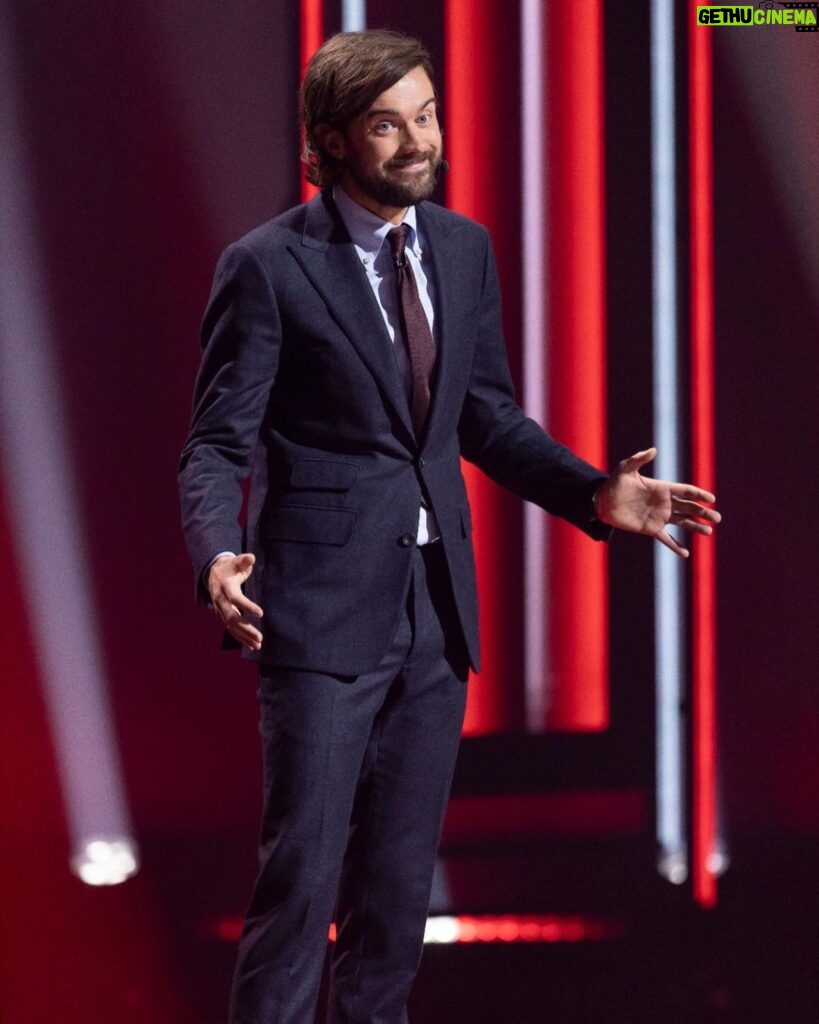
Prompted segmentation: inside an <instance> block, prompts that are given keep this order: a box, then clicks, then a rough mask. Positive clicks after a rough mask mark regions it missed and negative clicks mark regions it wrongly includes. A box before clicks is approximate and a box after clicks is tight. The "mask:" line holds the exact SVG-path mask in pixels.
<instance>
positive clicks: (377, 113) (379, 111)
mask: <svg viewBox="0 0 819 1024" xmlns="http://www.w3.org/2000/svg"><path fill="white" fill-rule="evenodd" d="M434 102H435V97H434V96H430V98H429V99H428V100H427V101H426V103H422V104H421V106H420V107H419V108H418V113H419V114H420V112H421V111H422V110H425V109H426V108H427V107H428V106H429V105H430V103H434ZM384 114H391V115H392V116H393V117H400V116H401V111H400V110H390V109H388V108H386V107H377V108H375V109H374V110H368V111H367V117H381V116H383V115H384Z"/></svg>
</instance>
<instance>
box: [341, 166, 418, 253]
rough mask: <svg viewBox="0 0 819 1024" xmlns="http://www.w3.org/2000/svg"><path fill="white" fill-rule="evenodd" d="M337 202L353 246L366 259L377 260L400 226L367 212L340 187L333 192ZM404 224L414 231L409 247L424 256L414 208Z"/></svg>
mask: <svg viewBox="0 0 819 1024" xmlns="http://www.w3.org/2000/svg"><path fill="white" fill-rule="evenodd" d="M333 201H334V202H335V204H336V206H337V207H338V212H339V213H340V214H341V219H342V220H343V221H344V226H345V227H346V228H347V231H348V233H349V235H350V238H351V239H352V241H353V244H354V245H355V246H356V248H358V249H360V250H361V252H362V253H363V254H364V255H367V256H369V257H370V259H372V260H374V259H375V258H376V256H377V255H378V253H379V252H380V251H381V247H382V245H383V244H384V239H385V238H386V237H387V235H388V233H389V232H390V231H391V230H392V228H394V227H397V225H396V224H392V223H391V222H390V221H388V220H384V219H383V217H379V216H378V214H376V213H373V212H372V210H367V209H365V208H364V207H363V206H360V205H359V204H358V203H357V202H356V201H355V200H354V199H351V198H350V197H349V196H348V195H347V193H346V192H345V191H344V189H343V188H342V187H341V186H340V185H336V186H335V187H334V188H333ZM402 223H403V224H406V225H407V226H408V227H409V229H410V231H409V235H408V237H407V247H408V248H409V249H411V250H412V251H413V252H414V253H415V255H416V256H420V251H419V244H418V229H417V226H416V224H417V221H416V216H415V207H414V206H410V207H408V209H407V212H406V214H405V215H404V219H403V221H402Z"/></svg>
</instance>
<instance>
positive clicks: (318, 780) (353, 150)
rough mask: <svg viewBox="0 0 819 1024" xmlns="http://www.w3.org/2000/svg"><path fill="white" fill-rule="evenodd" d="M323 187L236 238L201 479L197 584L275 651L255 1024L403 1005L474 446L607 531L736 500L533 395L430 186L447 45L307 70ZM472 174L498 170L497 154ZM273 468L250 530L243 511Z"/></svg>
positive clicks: (448, 768)
mask: <svg viewBox="0 0 819 1024" xmlns="http://www.w3.org/2000/svg"><path fill="white" fill-rule="evenodd" d="M302 118H303V126H304V131H305V136H306V161H307V165H308V172H307V173H308V178H309V179H310V180H311V181H312V182H313V183H314V184H317V185H318V186H319V187H320V189H321V193H320V195H318V196H317V197H316V198H315V199H313V200H312V201H311V202H309V203H306V204H304V205H302V206H299V207H297V208H295V209H293V210H289V211H288V212H286V213H284V214H282V215H281V216H279V217H277V218H276V219H275V220H273V221H270V222H269V223H267V224H265V225H263V226H262V227H260V228H257V229H256V230H255V231H252V232H251V233H250V234H249V235H247V236H246V237H245V238H243V239H241V240H240V241H238V242H236V243H235V244H233V245H231V246H230V247H229V248H228V249H227V250H226V252H225V253H224V254H223V256H222V258H221V260H220V262H219V265H218V268H217V271H216V276H215V282H214V286H213V291H212V294H211V297H210V302H209V304H208V307H207V311H206V313H205V317H204V324H203V348H204V353H203V357H202V364H201V368H200V372H199V376H198V378H197V382H196V390H195V396H194V413H193V423H192V427H191V432H190V436H189V438H188V441H187V443H186V445H185V449H184V452H183V455H182V465H181V472H180V488H181V496H182V508H183V522H184V529H185V534H186V540H187V544H188V547H189V551H190V554H191V558H192V560H193V563H194V570H195V575H196V580H197V589H198V592H199V595H200V597H201V598H202V599H203V600H205V601H208V600H209V601H210V603H212V605H213V607H214V608H215V609H216V611H217V613H218V614H219V616H220V617H221V618H222V620H223V622H224V624H225V627H226V630H227V632H228V633H229V634H230V636H231V637H232V639H233V640H234V641H236V642H238V644H240V645H242V646H243V647H244V648H245V653H246V654H247V655H248V656H249V657H252V658H254V659H256V660H257V661H258V664H259V698H260V704H261V733H262V740H263V753H264V808H263V818H262V829H261V841H260V869H259V875H258V878H257V881H256V884H255V888H254V891H253V895H252V899H251V903H250V908H249V910H248V914H247V919H246V922H245V927H244V931H243V934H242V937H241V940H240V944H239V953H238V962H237V967H236V973H235V978H234V985H233V992H232V1001H231V1022H232V1024H307V1022H308V1021H312V1020H313V1019H314V1014H315V1007H316V1001H317V996H318V990H319V984H320V980H321V973H322V965H323V961H324V955H325V950H326V945H327V934H328V927H329V925H330V922H331V920H333V919H334V920H335V922H336V929H337V937H336V941H335V944H334V947H333V953H332V967H331V980H330V997H329V1004H330V1008H329V1014H330V1020H331V1021H332V1022H334V1024H406V1021H407V1011H406V1002H407V996H408V994H409V991H410V988H411V985H412V982H413V979H414V977H415V974H416V971H417V968H418V964H419V959H420V955H421V950H422V943H423V935H424V925H425V921H426V915H427V910H428V905H429V895H430V888H431V884H432V874H433V866H434V862H435V855H436V851H437V847H438V843H439V839H440V833H441V826H442V822H443V817H444V809H445V806H446V801H447V797H448V793H449V788H450V783H451V779H452V772H453V766H454V763H455V756H456V752H457V748H458V742H459V737H460V731H461V724H462V719H463V712H464V702H465V694H466V681H467V675H468V671H469V668H470V666H471V667H472V668H474V669H475V670H477V669H478V664H479V655H478V636H477V622H478V614H477V599H476V586H475V568H474V560H473V551H472V541H471V519H470V510H469V503H468V500H467V495H466V490H465V487H464V482H463V478H462V475H461V469H460V461H461V458H465V459H468V460H469V461H471V462H473V463H475V464H476V465H478V466H479V467H480V468H481V469H482V470H483V471H484V472H486V473H488V474H489V476H491V477H492V478H493V479H494V480H497V481H498V482H499V483H501V484H502V485H504V486H505V487H507V488H509V489H510V490H511V491H513V492H514V493H516V494H518V495H520V496H521V497H522V498H525V499H527V500H529V501H533V502H535V503H537V504H538V505H540V506H541V507H542V508H544V509H546V510H547V511H548V512H550V513H552V514H555V515H559V516H562V517H563V518H565V519H567V520H569V521H570V522H572V523H574V524H575V525H576V526H578V527H579V528H580V529H582V530H584V531H585V532H586V533H587V534H589V535H590V536H591V537H593V538H595V539H599V540H605V539H606V538H607V537H608V536H609V534H610V532H611V528H612V527H619V528H621V529H626V530H631V531H633V532H638V533H644V534H647V535H649V536H654V537H656V538H657V539H659V540H660V541H661V542H662V543H664V544H666V545H668V546H669V547H671V548H672V549H674V550H675V551H677V552H678V553H679V554H683V555H684V554H686V553H687V552H685V550H684V549H683V548H681V547H680V546H679V545H678V544H677V542H676V541H675V540H674V539H673V538H672V537H671V535H669V534H668V533H667V532H666V526H667V525H668V524H669V523H671V524H676V525H682V526H684V527H687V528H689V529H692V530H695V531H698V532H700V533H709V532H710V530H711V526H710V525H709V524H710V523H714V522H717V521H718V519H719V516H718V514H717V513H716V512H715V511H713V510H711V509H707V508H704V507H703V506H702V505H701V504H700V503H701V502H703V501H705V502H710V501H713V496H712V495H710V494H708V493H706V492H704V491H701V490H700V489H698V488H696V487H693V486H690V485H683V484H668V483H664V482H662V481H654V480H651V479H647V478H644V477H642V476H641V475H640V474H639V469H640V467H641V466H642V465H643V464H644V463H645V462H647V461H649V460H650V459H651V458H653V455H654V452H653V450H651V449H650V450H648V451H646V452H641V453H638V455H636V456H634V457H632V458H631V459H628V460H626V461H625V462H623V463H621V464H620V467H619V468H618V469H617V470H616V471H615V472H614V473H613V474H611V475H610V476H607V475H606V474H605V473H603V472H601V471H600V470H598V469H595V468H594V467H593V466H590V465H588V464H587V463H585V462H584V461H583V460H582V459H580V458H578V457H577V456H575V455H574V454H572V453H571V452H570V451H569V450H567V449H566V448H565V447H563V446H562V445H560V444H558V443H557V442H556V441H554V440H553V439H552V438H550V437H549V436H548V435H547V434H546V433H544V431H543V430H542V429H541V427H540V426H538V425H537V424H536V423H534V422H533V421H532V420H530V419H527V418H526V417H525V416H524V414H523V412H522V411H521V410H520V408H519V407H518V405H517V404H516V403H515V399H514V395H513V389H512V384H511V380H510V376H509V370H508V366H507V359H506V352H505V347H504V341H503V337H502V332H501V322H500V296H499V288H498V278H497V273H496V269H495V263H494V258H493V255H492V249H491V245H490V241H489V237H488V235H487V232H486V230H485V229H484V228H482V227H481V226H479V225H478V224H475V223H474V222H472V221H470V220H468V219H466V218H464V217H461V216H458V215H457V214H454V213H451V212H449V211H447V210H444V209H442V208H441V207H438V206H436V205H434V204H432V203H430V202H428V198H429V196H430V194H431V193H432V190H433V187H434V185H435V180H436V174H437V171H438V169H439V167H440V163H441V155H442V142H441V130H440V127H439V124H438V119H437V112H436V91H435V86H434V83H433V72H432V67H431V64H430V60H429V56H428V54H427V53H426V51H425V50H424V49H423V47H422V46H421V45H420V44H419V43H418V42H417V41H415V40H413V39H408V38H406V37H404V36H400V35H397V34H394V33H387V32H364V33H343V34H340V35H337V36H334V37H333V38H332V39H330V40H329V41H328V42H327V43H326V44H325V45H324V46H323V47H322V48H321V49H320V50H319V51H318V53H317V54H316V55H315V56H314V58H313V60H312V62H311V63H310V66H309V68H308V70H307V74H306V77H305V81H304V84H303V88H302ZM476 173H479V172H478V170H477V169H476ZM248 473H249V474H250V476H251V482H250V491H249V499H248V510H247V525H246V530H245V531H244V535H243V531H242V530H241V528H240V526H239V524H238V517H239V513H240V508H241V505H242V490H241V487H240V484H241V481H242V479H243V478H244V477H245V476H247V475H248Z"/></svg>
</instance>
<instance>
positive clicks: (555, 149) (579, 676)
mask: <svg viewBox="0 0 819 1024" xmlns="http://www.w3.org/2000/svg"><path fill="white" fill-rule="evenodd" d="M546 37H547V41H548V54H547V65H546V66H547V76H548V78H547V80H548V96H547V117H546V123H547V125H548V146H549V153H548V167H549V176H548V177H549V253H548V275H549V278H548V287H549V312H548V322H549V330H548V337H549V353H548V374H547V379H548V387H549V394H548V399H547V408H548V409H549V429H550V431H551V432H552V433H553V434H554V436H555V437H556V438H557V439H558V440H559V441H562V442H563V443H564V444H567V445H568V446H569V447H570V448H572V449H574V450H575V451H576V452H577V453H578V454H579V455H582V456H583V457H584V458H586V459H587V460H588V461H589V462H593V463H594V464H596V465H598V466H601V467H605V466H606V464H607V451H606V324H605V316H606V309H605V209H604V148H603V140H604V121H603V5H602V2H601V0H574V2H573V3H563V2H560V3H550V4H549V5H548V23H547V29H546ZM549 547H550V552H551V559H550V564H551V577H550V592H549V600H548V608H549V626H548V629H547V634H546V635H547V642H548V645H549V650H548V652H547V655H546V657H547V660H546V663H547V664H549V665H550V667H551V680H550V693H549V698H548V701H547V710H546V723H545V724H546V726H547V728H550V729H561V730H572V731H595V730H601V729H605V728H606V727H607V726H608V720H609V705H608V628H609V625H608V560H607V551H606V549H605V547H604V546H603V545H600V544H595V543H594V542H593V541H591V540H589V539H588V538H587V537H584V536H583V535H582V534H580V533H579V532H578V531H577V530H575V529H574V528H573V527H570V526H569V525H568V524H566V523H563V522H560V521H554V522H553V523H552V524H551V526H550V544H549Z"/></svg>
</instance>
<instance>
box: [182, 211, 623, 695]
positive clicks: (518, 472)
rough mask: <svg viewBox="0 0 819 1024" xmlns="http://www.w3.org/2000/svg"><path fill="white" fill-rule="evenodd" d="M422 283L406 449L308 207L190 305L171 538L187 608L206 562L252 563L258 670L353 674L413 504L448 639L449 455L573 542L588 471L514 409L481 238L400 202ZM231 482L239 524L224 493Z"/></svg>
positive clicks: (388, 389)
mask: <svg viewBox="0 0 819 1024" xmlns="http://www.w3.org/2000/svg"><path fill="white" fill-rule="evenodd" d="M418 220H419V226H420V231H421V233H422V236H423V238H424V245H425V255H428V256H429V258H430V263H431V273H432V275H433V279H434V282H435V295H436V325H437V334H438V355H437V363H436V368H435V376H434V379H433V385H432V404H431V407H430V412H429V416H428V418H427V422H426V424H425V426H424V430H423V432H422V434H421V436H420V437H416V435H415V433H414V431H413V427H412V422H411V419H410V412H409V406H408V402H407V399H406V396H405V394H404V391H403V389H402V386H401V382H400V380H399V374H398V367H397V363H396V359H395V354H394V348H393V345H392V343H391V341H390V339H389V336H388V334H387V331H386V329H385V326H384V321H383V318H382V314H381V311H380V309H379V307H378V303H377V302H376V299H375V297H374V295H373V292H372V289H371V287H370V285H369V283H368V281H367V277H366V272H365V270H364V268H363V267H362V265H361V263H360V261H359V259H358V257H357V255H356V252H355V249H354V247H353V245H352V242H351V241H350V239H349V236H348V235H347V233H346V230H345V228H344V226H343V223H342V221H341V220H340V218H339V216H338V212H337V210H336V209H335V206H334V204H333V202H332V199H330V198H329V197H328V196H325V195H322V196H318V197H316V198H315V199H313V200H312V201H311V202H309V203H307V204H305V205H302V206H299V207H296V208H294V209H292V210H289V211H288V212H287V213H284V214H282V215H281V216H280V217H277V218H276V219H275V220H272V221H270V222H269V223H267V224H264V225H262V226H261V227H259V228H257V229H256V230H255V231H252V232H251V233H250V234H248V235H246V236H245V237H244V238H242V239H241V240H240V241H238V242H236V243H234V244H233V245H231V246H230V247H229V248H228V249H227V250H226V251H225V252H224V254H223V255H222V257H221V259H220V261H219V264H218V267H217V270H216V275H215V280H214V285H213V290H212V293H211V297H210V301H209V304H208V307H207V310H206V312H205V316H204V322H203V329H202V344H203V349H204V352H203V357H202V363H201V367H200V370H199V375H198V377H197V381H196V388H195V394H194V408H193V422H192V426H191V431H190V435H189V437H188V440H187V442H186V444H185V448H184V451H183V453H182V461H181V469H180V493H181V501H182V515H183V527H184V532H185V537H186V541H187V545H188V549H189V552H190V555H191V558H192V561H193V567H194V573H195V577H196V580H197V587H198V589H199V591H200V596H202V593H201V592H202V586H201V580H202V574H203V572H204V570H205V568H206V567H207V565H208V563H209V562H210V560H211V559H212V558H213V556H214V555H215V554H216V553H217V552H220V551H235V552H239V551H240V550H246V551H252V552H253V553H254V554H255V556H256V565H255V568H254V571H253V574H252V576H251V578H250V580H249V581H248V583H247V584H246V587H245V590H246V592H247V594H248V596H249V597H251V598H252V599H253V600H254V601H256V602H257V603H258V604H260V605H261V607H262V608H263V609H264V620H263V623H262V626H261V629H262V633H263V637H264V640H263V646H262V651H261V654H260V655H256V657H261V658H262V659H263V660H264V661H265V662H269V663H271V664H277V665H286V666H290V667H295V668H304V669H312V670H316V671H324V672H332V673H337V674H340V675H358V674H359V673H361V672H364V671H367V670H370V669H372V668H374V667H375V666H376V665H377V664H378V662H379V660H380V659H381V657H382V655H383V654H384V653H385V651H386V649H387V646H388V644H389V642H390V640H391V638H392V636H393V634H394V632H395V629H396V626H397V623H398V619H399V616H400V614H401V610H402V606H403V604H404V601H405V599H406V594H407V588H408V586H409V579H410V571H411V557H412V547H413V545H414V539H415V536H414V535H415V532H416V530H417V524H418V509H419V505H420V502H421V496H422V492H423V493H424V494H425V496H426V500H428V502H429V503H430V504H431V506H432V508H433V510H434V512H435V517H436V519H437V521H438V524H439V526H440V531H441V543H442V545H443V551H444V553H445V556H446V562H447V565H448V567H449V571H450V576H451V581H452V589H453V593H454V598H455V604H456V606H457V612H458V617H459V619H460V623H461V628H462V631H463V636H464V640H465V642H466V647H467V650H468V653H469V657H470V660H471V662H472V665H473V666H474V667H475V668H477V667H478V663H479V654H478V611H477V593H476V581H475V563H474V556H473V550H472V538H471V519H470V511H469V502H468V500H467V495H466V489H465V487H464V481H463V477H462V475H461V468H460V460H461V457H462V456H463V457H464V458H466V459H468V460H469V461H471V462H474V463H475V464H477V465H478V466H479V467H480V468H481V469H482V470H484V471H485V472H486V473H487V474H488V475H489V476H490V477H492V478H493V479H495V480H497V481H498V482H500V483H501V484H503V485H504V486H505V487H507V488H509V489H510V490H512V491H513V492H515V493H516V494H518V495H520V496H521V497H523V498H526V499H528V500H530V501H533V502H536V503H537V504H538V505H540V506H542V507H543V508H545V509H547V510H548V511H549V512H552V513H554V514H557V515H559V516H562V517H564V518H566V519H568V520H570V521H571V522H573V523H575V524H576V525H577V526H579V527H581V528H582V529H584V530H585V531H586V532H587V533H589V534H590V535H591V536H594V537H596V538H598V539H604V538H605V537H607V536H608V534H609V531H608V529H607V528H606V527H605V526H603V525H602V524H600V523H596V522H593V521H592V517H591V497H592V494H593V492H594V490H595V489H596V487H597V486H599V484H600V482H601V480H603V479H604V476H603V474H601V473H600V471H599V470H597V469H595V468H594V467H592V466H590V465H589V464H588V463H586V462H584V461H583V460H582V459H579V458H578V457H577V456H575V455H574V454H572V453H571V452H570V451H569V450H568V449H567V448H565V447H563V446H562V445H560V444H558V443H557V442H555V441H554V440H553V439H552V438H550V437H549V436H548V435H547V434H546V433H544V431H543V430H542V429H541V428H540V427H539V426H538V425H537V424H536V423H534V422H533V421H532V420H530V419H527V417H526V416H524V414H523V412H522V411H521V409H520V408H519V407H518V405H517V404H516V402H515V398H514V393H513V388H512V382H511V379H510V375H509V369H508V364H507V358H506V350H505V345H504V340H503V334H502V329H501V311H500V291H499V285H498V277H497V271H496V268H495V262H494V257H493V254H492V248H491V244H490V241H489V236H488V234H487V232H486V230H485V229H484V228H483V227H481V226H480V225H478V224H476V223H474V222H473V221H470V220H468V219H467V218H465V217H462V216H459V215H458V214H455V213H452V212H450V211H448V210H445V209H443V208H442V207H439V206H436V205H434V204H432V203H429V202H423V203H420V204H419V205H418ZM248 472H249V473H250V476H251V480H250V491H249V499H248V509H247V525H246V531H245V534H244V536H243V532H242V529H241V527H240V526H239V514H240V509H241V505H242V488H241V481H242V479H243V478H244V477H245V476H247V474H248Z"/></svg>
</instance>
